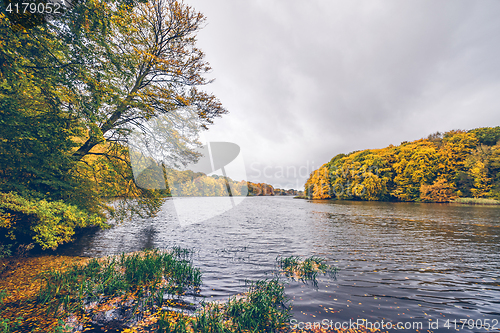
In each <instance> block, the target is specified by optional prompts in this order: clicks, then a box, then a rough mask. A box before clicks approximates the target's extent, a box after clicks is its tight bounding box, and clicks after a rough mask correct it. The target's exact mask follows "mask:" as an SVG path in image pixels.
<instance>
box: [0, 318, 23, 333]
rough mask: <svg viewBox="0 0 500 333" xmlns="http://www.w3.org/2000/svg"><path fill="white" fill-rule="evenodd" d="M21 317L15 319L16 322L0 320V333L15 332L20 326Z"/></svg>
mask: <svg viewBox="0 0 500 333" xmlns="http://www.w3.org/2000/svg"><path fill="white" fill-rule="evenodd" d="M22 320H23V318H22V317H18V318H16V320H9V319H5V318H0V333H11V332H15V331H16V329H17V328H18V327H19V326H21V324H22Z"/></svg>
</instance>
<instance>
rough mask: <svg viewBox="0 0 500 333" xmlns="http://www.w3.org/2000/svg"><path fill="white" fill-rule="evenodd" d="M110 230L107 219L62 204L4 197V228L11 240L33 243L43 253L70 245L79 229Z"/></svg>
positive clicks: (0, 220)
mask: <svg viewBox="0 0 500 333" xmlns="http://www.w3.org/2000/svg"><path fill="white" fill-rule="evenodd" d="M90 226H99V227H106V224H105V220H104V217H103V216H100V215H97V214H89V213H88V212H86V211H83V210H80V209H78V208H77V207H76V206H73V205H69V204H66V203H64V202H62V201H46V200H44V199H42V200H38V199H26V198H23V197H21V196H19V195H18V194H15V193H12V192H11V193H0V228H1V229H2V230H3V231H4V234H5V235H7V237H9V238H10V239H11V240H15V239H18V238H20V239H21V240H30V239H33V240H34V241H35V242H36V243H37V244H39V245H40V246H41V247H42V249H47V248H52V249H55V248H56V247H57V246H58V245H59V244H62V243H66V242H69V241H70V240H71V237H72V236H73V235H74V233H75V229H76V228H84V227H90Z"/></svg>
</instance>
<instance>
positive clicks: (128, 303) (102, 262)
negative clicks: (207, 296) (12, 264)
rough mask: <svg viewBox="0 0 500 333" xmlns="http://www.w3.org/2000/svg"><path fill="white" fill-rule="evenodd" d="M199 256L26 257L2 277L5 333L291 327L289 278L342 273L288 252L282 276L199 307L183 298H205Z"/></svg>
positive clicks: (270, 329) (173, 253)
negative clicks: (201, 292)
mask: <svg viewBox="0 0 500 333" xmlns="http://www.w3.org/2000/svg"><path fill="white" fill-rule="evenodd" d="M191 254H192V252H191V251H189V250H185V249H180V248H173V249H172V250H171V251H160V250H146V251H140V252H137V253H130V254H127V255H125V254H122V255H120V256H112V257H106V258H101V259H88V258H87V259H85V258H77V257H53V256H49V257H38V258H26V259H25V260H21V261H18V262H17V263H16V266H17V267H18V268H20V269H21V270H11V271H9V273H8V274H7V275H2V280H1V282H0V290H1V292H0V298H1V299H0V300H1V301H2V302H3V303H1V304H0V313H1V315H2V322H1V323H0V325H3V326H0V327H5V329H4V331H3V332H10V331H27V332H67V331H71V330H74V331H82V330H85V328H97V327H102V328H103V329H120V330H121V331H123V332H247V331H252V332H278V331H287V329H288V326H289V320H290V304H289V300H288V298H287V296H286V295H285V283H286V280H283V279H282V278H281V277H282V276H284V277H286V278H287V279H292V280H301V281H303V282H308V281H312V282H313V284H316V278H317V276H319V275H320V274H328V273H334V272H336V269H335V268H334V267H331V266H328V265H326V264H325V263H324V260H323V259H321V258H318V257H311V258H305V259H301V258H299V257H290V258H281V257H280V258H278V259H277V263H278V265H277V268H278V271H277V273H278V274H277V275H276V276H275V277H274V278H271V279H269V280H257V281H247V287H248V290H247V292H246V293H245V294H242V295H237V296H234V297H231V298H230V299H229V300H228V301H227V302H223V303H220V302H209V303H208V302H203V301H202V302H201V303H200V305H199V306H198V307H195V306H193V304H188V303H185V302H183V301H181V300H180V297H181V296H182V295H185V294H186V293H189V294H190V295H198V297H201V295H199V289H198V288H199V286H200V285H201V272H200V271H199V270H198V269H196V268H194V267H193V266H192V262H191V261H190V255H191ZM28 268H30V271H29V274H25V273H24V270H26V269H28ZM4 274H5V273H4Z"/></svg>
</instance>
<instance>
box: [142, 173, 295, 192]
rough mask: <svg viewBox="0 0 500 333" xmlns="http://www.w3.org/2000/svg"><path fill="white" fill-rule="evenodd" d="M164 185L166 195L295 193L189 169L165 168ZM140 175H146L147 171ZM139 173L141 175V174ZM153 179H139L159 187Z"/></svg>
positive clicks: (267, 185) (263, 184)
mask: <svg viewBox="0 0 500 333" xmlns="http://www.w3.org/2000/svg"><path fill="white" fill-rule="evenodd" d="M164 173H165V177H164V178H165V180H166V182H165V187H166V189H165V190H164V192H163V193H165V194H166V195H167V196H183V197H206V196H227V195H232V196H269V195H271V196H273V195H297V193H298V192H297V191H296V190H293V189H291V190H283V189H279V188H274V187H273V186H272V185H269V184H265V183H252V182H247V181H244V180H241V181H235V180H232V179H231V178H229V177H223V176H219V175H211V176H208V175H206V174H205V173H202V172H193V171H191V170H186V171H177V170H165V171H164ZM142 175H144V176H146V177H147V176H148V174H147V173H143V174H142ZM142 175H141V176H142ZM154 178H156V177H151V179H152V180H153V181H148V180H144V178H142V179H140V180H139V181H140V182H141V183H145V184H148V183H151V184H153V187H156V188H160V187H159V186H158V184H155V182H154Z"/></svg>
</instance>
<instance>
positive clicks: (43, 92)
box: [0, 0, 226, 242]
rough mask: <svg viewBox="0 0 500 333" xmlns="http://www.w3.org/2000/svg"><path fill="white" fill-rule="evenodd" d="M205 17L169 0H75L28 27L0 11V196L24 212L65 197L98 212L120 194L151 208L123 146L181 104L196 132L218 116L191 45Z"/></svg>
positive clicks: (151, 194)
mask: <svg viewBox="0 0 500 333" xmlns="http://www.w3.org/2000/svg"><path fill="white" fill-rule="evenodd" d="M204 20H205V19H204V16H203V15H202V14H201V13H198V12H196V11H195V10H194V9H193V8H192V7H189V6H187V5H186V4H184V3H183V2H182V1H173V0H151V1H138V2H134V1H100V0H96V1H82V2H74V3H73V8H72V10H71V11H70V12H68V13H67V15H64V16H62V17H60V18H59V19H58V20H57V21H53V22H42V23H43V24H40V25H38V26H33V27H31V29H29V30H25V29H19V27H16V26H14V25H13V24H12V22H10V21H9V18H7V17H6V16H5V15H3V14H0V94H1V97H2V100H1V103H2V105H1V106H2V114H1V117H2V118H1V122H0V126H3V127H2V132H1V134H0V136H1V139H2V140H0V150H2V158H1V159H0V163H1V165H0V170H1V171H0V190H1V191H3V192H8V191H14V192H17V193H19V194H20V195H22V196H23V197H26V200H28V201H22V200H23V198H19V200H21V201H20V202H23V203H25V204H26V205H30V207H31V206H33V201H31V200H49V201H50V200H64V202H65V203H69V204H72V205H73V204H74V205H76V206H77V207H79V209H83V211H88V212H89V213H92V211H93V212H95V213H98V214H101V216H102V213H103V209H106V205H104V204H103V201H102V198H103V197H105V196H117V195H125V194H127V193H128V194H133V195H134V196H136V197H138V198H139V197H144V198H146V199H152V200H153V201H150V200H146V201H145V202H146V205H145V207H146V208H150V209H149V210H148V211H149V212H154V210H155V209H157V207H158V200H157V199H158V197H156V196H155V194H154V193H155V192H154V191H151V190H144V189H140V188H138V187H137V186H135V185H134V183H133V182H131V180H132V179H133V178H132V172H131V170H130V161H129V158H128V154H127V152H126V150H124V148H125V144H126V143H127V138H128V134H129V133H130V131H131V130H133V129H135V130H138V131H141V130H143V129H144V124H145V122H146V121H148V120H149V119H151V118H154V117H158V116H160V115H165V114H175V113H176V112H177V111H178V110H180V109H182V108H186V107H189V108H192V109H194V110H195V111H196V113H197V115H198V117H199V119H200V125H201V126H202V127H207V125H209V124H210V123H211V122H212V120H213V118H214V117H217V116H220V115H222V114H224V113H225V112H226V110H225V109H224V108H223V107H222V105H221V104H220V102H219V101H218V100H217V98H216V97H215V96H213V95H211V94H208V93H205V92H203V91H202V90H201V89H200V87H201V86H203V85H205V84H207V83H209V82H210V80H208V79H207V78H206V77H205V74H207V73H208V72H209V70H210V67H209V64H208V63H207V62H206V61H205V60H204V54H203V52H202V51H201V50H199V49H198V48H196V33H197V32H198V31H199V30H200V29H201V28H202V26H203V24H204ZM4 153H5V155H4ZM9 155H11V156H12V157H14V159H12V158H11V159H9V158H7V156H9ZM113 182H115V183H116V182H120V184H121V185H119V186H105V185H104V184H109V183H113ZM16 200H17V199H16ZM135 202H137V200H136V201H135ZM139 202H140V200H139ZM148 202H149V203H151V202H152V203H153V204H152V205H149V206H148V204H147V203H148ZM35 206H36V204H35ZM12 207H21V206H12ZM108 208H109V207H108ZM16 209H17V208H16ZM21 210H22V209H21V208H19V212H20V214H21ZM25 211H26V210H25ZM5 225H10V224H8V223H7V222H6V223H5ZM54 228H55V227H54ZM28 229H29V228H28ZM65 239H67V238H65ZM56 242H57V240H56Z"/></svg>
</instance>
